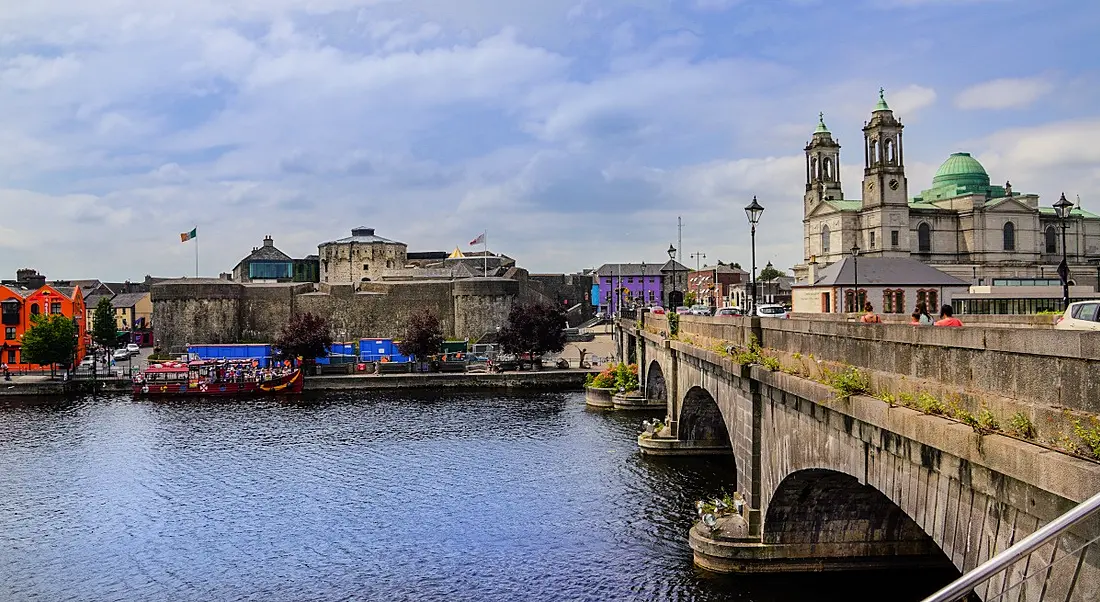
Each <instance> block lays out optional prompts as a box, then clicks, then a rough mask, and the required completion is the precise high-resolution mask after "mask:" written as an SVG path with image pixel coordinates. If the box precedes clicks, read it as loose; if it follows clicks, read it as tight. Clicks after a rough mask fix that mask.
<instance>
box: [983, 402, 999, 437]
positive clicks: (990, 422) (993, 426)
mask: <svg viewBox="0 0 1100 602" xmlns="http://www.w3.org/2000/svg"><path fill="white" fill-rule="evenodd" d="M1000 428H1001V425H1000V424H998V423H997V417H996V416H994V415H993V412H991V411H989V408H987V407H985V406H984V405H983V406H982V408H981V409H980V410H978V431H979V432H981V433H992V432H995V431H998V430H1000Z"/></svg>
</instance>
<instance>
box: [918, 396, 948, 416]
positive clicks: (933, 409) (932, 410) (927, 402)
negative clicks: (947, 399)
mask: <svg viewBox="0 0 1100 602" xmlns="http://www.w3.org/2000/svg"><path fill="white" fill-rule="evenodd" d="M917 407H919V408H920V411H922V412H924V413H925V414H933V415H937V416H943V415H945V414H947V406H945V405H944V404H943V402H942V401H940V400H939V399H937V398H936V397H935V396H933V395H930V394H928V393H920V394H918V395H917Z"/></svg>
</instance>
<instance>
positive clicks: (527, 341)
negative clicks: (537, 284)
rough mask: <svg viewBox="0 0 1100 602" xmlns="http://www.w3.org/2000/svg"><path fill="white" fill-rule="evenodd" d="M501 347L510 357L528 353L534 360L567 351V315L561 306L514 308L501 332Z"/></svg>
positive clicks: (517, 306) (530, 305)
mask: <svg viewBox="0 0 1100 602" xmlns="http://www.w3.org/2000/svg"><path fill="white" fill-rule="evenodd" d="M500 345H501V347H503V348H504V350H505V351H507V352H508V353H516V354H521V353H528V354H530V356H531V359H532V360H535V359H536V358H538V357H539V356H541V355H543V354H544V353H557V352H559V351H561V350H562V349H565V312H564V311H563V310H562V309H561V308H560V307H558V305H557V304H547V303H526V304H517V305H513V306H512V310H511V311H510V312H508V323H507V324H505V325H504V327H503V328H501V329H500Z"/></svg>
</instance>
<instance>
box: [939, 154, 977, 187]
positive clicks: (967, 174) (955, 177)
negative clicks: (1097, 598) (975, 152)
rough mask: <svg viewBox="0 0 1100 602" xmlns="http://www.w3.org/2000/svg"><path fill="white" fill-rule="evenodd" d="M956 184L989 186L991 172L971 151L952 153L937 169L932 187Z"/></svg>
mask: <svg viewBox="0 0 1100 602" xmlns="http://www.w3.org/2000/svg"><path fill="white" fill-rule="evenodd" d="M945 184H954V185H956V186H989V174H988V173H986V171H985V168H984V167H982V164H981V163H979V162H978V160H977V159H975V158H974V157H971V156H970V153H951V156H950V157H948V158H947V160H946V161H944V162H943V165H940V168H939V169H938V170H936V175H935V177H933V178H932V187H933V188H935V187H937V186H943V185H945Z"/></svg>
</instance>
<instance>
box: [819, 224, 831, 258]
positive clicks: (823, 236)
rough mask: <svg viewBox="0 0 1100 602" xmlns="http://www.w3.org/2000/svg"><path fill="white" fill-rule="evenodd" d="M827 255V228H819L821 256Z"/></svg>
mask: <svg viewBox="0 0 1100 602" xmlns="http://www.w3.org/2000/svg"><path fill="white" fill-rule="evenodd" d="M828 253H829V226H821V254H822V255H826V254H828Z"/></svg>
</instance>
